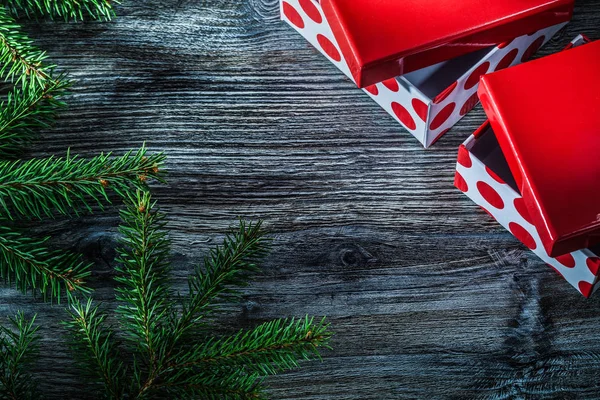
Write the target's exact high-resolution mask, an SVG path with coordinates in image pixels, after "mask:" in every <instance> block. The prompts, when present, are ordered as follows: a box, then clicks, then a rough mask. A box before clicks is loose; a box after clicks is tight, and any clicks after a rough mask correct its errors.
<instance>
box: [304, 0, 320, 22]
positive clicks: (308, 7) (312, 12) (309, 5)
mask: <svg viewBox="0 0 600 400" xmlns="http://www.w3.org/2000/svg"><path fill="white" fill-rule="evenodd" d="M300 7H302V9H303V10H304V12H305V13H306V15H308V18H310V19H312V20H313V21H315V22H316V23H317V24H320V23H321V22H323V17H322V16H321V13H320V12H319V10H318V9H317V7H316V6H315V5H314V3H313V2H312V1H311V0H300Z"/></svg>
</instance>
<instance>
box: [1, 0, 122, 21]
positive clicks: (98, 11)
mask: <svg viewBox="0 0 600 400" xmlns="http://www.w3.org/2000/svg"><path fill="white" fill-rule="evenodd" d="M115 3H116V4H120V2H119V1H117V0H38V1H31V0H1V1H0V4H2V5H4V6H5V7H6V8H7V9H8V11H9V12H10V13H11V14H12V15H13V16H14V17H26V18H30V19H38V18H42V17H46V18H50V19H53V20H56V19H62V20H64V21H69V20H71V21H83V20H84V19H87V18H89V19H93V20H100V21H109V20H110V19H112V18H113V17H114V15H115V12H114V9H113V4H115Z"/></svg>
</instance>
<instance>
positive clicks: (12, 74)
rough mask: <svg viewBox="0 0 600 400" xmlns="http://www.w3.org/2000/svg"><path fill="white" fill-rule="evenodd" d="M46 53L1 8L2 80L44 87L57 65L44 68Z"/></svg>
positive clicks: (0, 45) (0, 74) (0, 62)
mask: <svg viewBox="0 0 600 400" xmlns="http://www.w3.org/2000/svg"><path fill="white" fill-rule="evenodd" d="M45 59H46V52H44V51H41V50H40V49H38V48H37V47H36V46H34V45H33V40H31V39H29V38H28V37H27V35H26V34H24V33H23V32H22V31H21V27H20V26H19V25H18V24H17V23H16V22H15V20H14V19H13V18H12V17H11V16H10V15H9V14H8V11H7V10H6V9H5V8H4V7H0V78H2V79H4V80H5V81H10V82H14V83H15V84H21V85H26V84H28V83H29V84H30V85H33V86H36V87H40V88H43V87H44V86H45V85H46V82H47V81H48V80H49V78H50V75H51V71H52V69H53V68H54V66H53V65H44V63H43V61H44V60H45Z"/></svg>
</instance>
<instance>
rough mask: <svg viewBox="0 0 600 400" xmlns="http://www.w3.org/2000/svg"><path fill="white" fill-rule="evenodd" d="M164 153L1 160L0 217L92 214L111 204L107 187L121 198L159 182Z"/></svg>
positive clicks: (131, 152)
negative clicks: (94, 209) (150, 180)
mask: <svg viewBox="0 0 600 400" xmlns="http://www.w3.org/2000/svg"><path fill="white" fill-rule="evenodd" d="M164 158H165V157H164V155H163V154H162V153H158V154H152V155H150V156H146V149H145V147H142V148H141V149H140V150H138V151H137V152H135V153H134V152H133V151H129V152H127V153H126V154H125V155H123V156H121V157H114V158H113V157H112V154H111V153H108V154H101V155H99V156H96V157H93V158H91V159H82V158H78V157H77V156H74V157H71V156H70V155H69V154H67V156H66V157H65V158H55V157H50V158H45V159H32V160H29V161H24V162H21V161H0V217H2V218H9V219H14V218H16V217H19V218H32V217H33V218H38V219H42V217H44V216H47V217H53V216H55V215H56V214H62V215H72V214H73V213H74V214H75V215H79V214H80V212H81V211H80V210H81V208H83V209H85V210H87V211H88V212H92V211H93V210H92V206H93V205H96V206H98V207H100V208H102V207H103V204H104V203H110V200H109V198H108V195H107V191H106V190H107V188H111V189H112V190H113V191H114V192H116V193H118V194H120V195H122V196H124V195H125V193H126V192H128V191H129V190H131V187H132V185H133V186H134V187H137V188H142V187H144V186H145V182H146V180H147V179H149V178H153V179H157V180H159V181H163V179H162V170H161V167H162V165H163V162H164Z"/></svg>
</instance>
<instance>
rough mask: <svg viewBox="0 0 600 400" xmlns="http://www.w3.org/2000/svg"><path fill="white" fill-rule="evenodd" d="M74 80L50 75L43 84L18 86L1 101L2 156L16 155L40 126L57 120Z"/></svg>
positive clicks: (45, 125) (0, 138) (0, 147)
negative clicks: (70, 80)
mask: <svg viewBox="0 0 600 400" xmlns="http://www.w3.org/2000/svg"><path fill="white" fill-rule="evenodd" d="M69 85H70V82H69V81H68V80H67V79H66V78H65V77H64V76H59V77H58V78H56V79H50V80H49V81H48V82H46V84H44V86H43V87H41V86H39V85H32V84H31V83H29V82H28V81H26V82H25V84H24V85H23V86H22V87H15V88H14V89H13V90H12V92H11V93H9V94H8V99H7V100H6V101H5V102H2V104H0V157H4V158H6V157H13V156H15V155H17V154H18V153H19V152H20V151H21V150H22V149H23V147H24V146H26V145H28V144H30V142H31V141H32V139H33V138H34V137H35V136H36V135H35V132H36V131H37V130H38V129H44V128H49V127H50V126H52V124H53V123H54V119H55V118H56V114H57V111H58V109H60V108H63V107H64V106H65V103H64V102H63V101H61V100H60V98H61V97H62V96H64V95H65V94H66V89H67V88H68V86H69Z"/></svg>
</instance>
